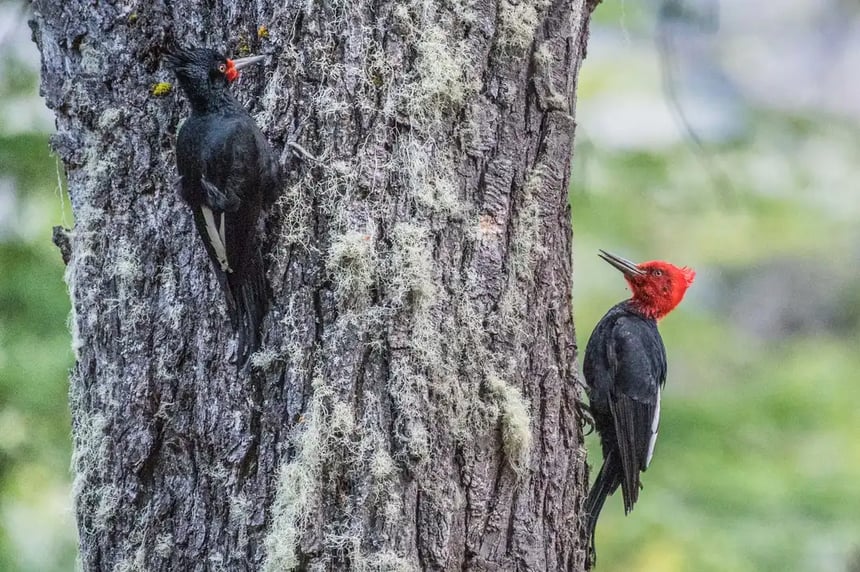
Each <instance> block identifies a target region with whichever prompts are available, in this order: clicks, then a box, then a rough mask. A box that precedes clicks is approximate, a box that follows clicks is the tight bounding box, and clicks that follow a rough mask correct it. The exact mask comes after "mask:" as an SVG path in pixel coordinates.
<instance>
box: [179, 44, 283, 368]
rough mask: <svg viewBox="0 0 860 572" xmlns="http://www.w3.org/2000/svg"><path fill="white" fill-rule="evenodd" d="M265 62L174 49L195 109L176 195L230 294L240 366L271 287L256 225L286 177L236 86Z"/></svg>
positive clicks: (184, 135) (185, 131)
mask: <svg viewBox="0 0 860 572" xmlns="http://www.w3.org/2000/svg"><path fill="white" fill-rule="evenodd" d="M264 58H265V56H255V57H248V58H242V59H236V60H230V59H227V58H225V57H224V56H223V55H221V54H219V53H218V52H216V51H215V50H210V49H207V48H193V49H182V48H180V49H174V50H173V51H171V52H170V53H169V54H168V55H167V58H166V59H167V62H168V64H169V66H170V67H171V68H172V69H173V71H174V73H175V74H176V78H177V80H178V83H179V86H180V87H181V88H182V91H183V92H185V96H186V97H187V98H188V101H189V103H190V104H191V116H190V117H189V118H188V119H186V120H185V123H183V124H182V127H181V129H180V130H179V135H178V137H177V140H176V167H177V169H178V171H179V180H178V182H177V193H178V195H179V197H180V198H181V199H182V200H183V201H184V202H185V203H186V204H187V205H188V206H189V207H191V210H192V212H193V214H194V223H195V225H196V226H197V232H198V233H199V234H200V237H201V238H202V239H203V245H204V246H205V248H206V252H207V253H208V254H209V258H210V259H211V260H212V266H213V269H214V271H215V274H216V275H217V277H218V282H219V283H220V284H221V288H222V289H223V291H224V294H225V297H226V300H227V312H228V315H229V317H230V322H231V324H232V325H233V328H234V329H235V330H236V331H237V334H238V345H237V364H238V366H239V367H240V368H244V367H245V366H246V365H247V363H248V358H249V357H250V356H251V354H252V353H254V351H256V350H257V349H258V348H259V345H260V338H261V335H262V334H261V331H260V328H261V324H262V320H263V315H264V314H265V312H266V308H267V305H268V285H267V283H266V275H265V269H264V266H263V258H262V253H261V250H260V249H261V244H260V238H259V237H258V230H257V225H258V220H259V218H260V213H261V212H262V210H263V209H264V208H267V207H269V206H271V204H272V203H273V202H274V201H275V198H276V197H277V193H278V189H279V188H280V181H281V173H280V168H279V165H278V161H277V159H276V158H275V154H274V152H273V150H272V147H271V146H270V145H269V143H268V141H266V138H265V137H263V134H262V133H261V132H260V129H259V127H257V124H256V123H255V122H254V120H253V119H252V118H251V116H250V115H249V114H248V112H247V111H245V110H244V109H243V108H242V106H241V105H240V104H239V102H238V101H236V99H235V98H234V97H233V96H232V95H231V94H230V89H229V87H230V84H231V83H232V82H233V81H234V80H235V79H236V78H237V77H239V70H240V69H242V68H243V67H245V66H247V65H249V64H254V63H258V62H260V61H262V60H263V59H264Z"/></svg>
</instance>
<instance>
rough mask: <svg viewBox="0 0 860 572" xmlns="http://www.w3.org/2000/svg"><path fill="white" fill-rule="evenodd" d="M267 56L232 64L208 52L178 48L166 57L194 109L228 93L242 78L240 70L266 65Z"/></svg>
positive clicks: (229, 60)
mask: <svg viewBox="0 0 860 572" xmlns="http://www.w3.org/2000/svg"><path fill="white" fill-rule="evenodd" d="M265 59H266V56H250V57H247V58H238V59H235V60H231V59H229V58H225V57H224V56H223V55H222V54H220V53H219V52H217V51H215V50H210V49H208V48H178V47H177V48H174V49H173V50H172V51H170V52H168V53H167V54H166V60H167V63H168V64H169V65H170V67H171V68H173V71H174V73H175V74H176V77H177V79H178V80H179V85H180V86H181V87H182V90H183V91H184V92H185V95H187V96H188V99H189V100H190V101H191V104H192V106H196V107H198V108H202V107H205V104H206V102H207V101H214V100H215V99H217V98H218V97H219V96H220V95H221V94H223V93H225V92H226V91H227V86H228V85H229V84H230V83H232V82H233V81H235V80H236V78H238V77H239V70H241V69H242V68H244V67H247V66H249V65H251V64H256V63H259V62H262V61H263V60H265Z"/></svg>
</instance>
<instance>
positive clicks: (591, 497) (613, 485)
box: [585, 452, 621, 569]
mask: <svg viewBox="0 0 860 572" xmlns="http://www.w3.org/2000/svg"><path fill="white" fill-rule="evenodd" d="M617 457H618V455H617V454H616V453H613V452H609V453H608V454H607V455H606V457H605V458H604V459H603V466H601V467H600V472H599V473H597V478H596V479H594V485H593V486H592V487H591V490H590V491H589V493H588V499H586V501H585V513H586V518H587V519H588V520H587V521H586V523H587V524H586V526H587V530H588V538H589V550H588V556H587V558H586V564H585V567H586V569H590V568H591V567H592V566H594V564H595V563H597V551H596V550H595V546H594V531H595V530H596V529H597V519H598V517H599V516H600V511H601V510H602V509H603V503H604V502H606V497H607V496H609V495H611V494H612V493H614V492H615V490H616V489H617V488H618V485H620V484H621V463H620V462H619V460H618V458H617Z"/></svg>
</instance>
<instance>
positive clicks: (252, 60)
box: [233, 56, 266, 71]
mask: <svg viewBox="0 0 860 572" xmlns="http://www.w3.org/2000/svg"><path fill="white" fill-rule="evenodd" d="M265 59H266V56H248V57H247V58H239V59H237V60H233V67H235V68H236V71H239V70H240V69H242V68H245V67H248V66H249V65H251V64H258V63H260V62H261V61H263V60H265Z"/></svg>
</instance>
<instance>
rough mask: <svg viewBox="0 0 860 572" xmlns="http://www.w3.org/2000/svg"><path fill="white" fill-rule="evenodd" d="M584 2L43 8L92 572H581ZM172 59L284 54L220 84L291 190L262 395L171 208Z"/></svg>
mask: <svg viewBox="0 0 860 572" xmlns="http://www.w3.org/2000/svg"><path fill="white" fill-rule="evenodd" d="M240 5H241V6H244V7H238V6H240ZM589 8H590V3H589V6H586V1H585V0H555V1H552V0H521V1H519V2H515V1H514V0H487V1H470V0H445V1H434V0H410V1H408V2H398V1H391V0H376V1H374V2H371V1H366V0H361V1H359V0H356V1H352V2H347V1H332V2H314V1H310V2H296V1H287V2H275V1H274V0H257V1H256V2H254V3H250V4H237V5H233V4H228V3H221V2H214V3H213V2H200V1H194V0H162V1H161V2H158V1H157V2H153V3H150V2H138V1H136V0H132V1H130V2H123V3H107V2H98V3H93V2H89V1H84V0H68V1H65V2H54V1H49V0H37V1H36V2H35V18H34V21H33V30H34V37H35V39H36V41H37V43H38V45H39V47H40V49H41V51H42V61H43V64H42V90H43V93H44V96H45V98H46V101H47V104H48V106H49V107H50V108H51V109H53V110H54V111H55V113H56V116H57V134H56V135H55V136H54V138H53V141H52V143H53V147H54V149H55V151H56V152H57V154H58V155H59V156H60V158H61V159H62V161H63V163H64V165H65V168H66V171H67V174H68V181H69V194H70V197H71V201H72V205H73V209H74V214H75V228H74V232H73V233H71V235H70V245H71V246H70V254H71V256H70V259H69V265H68V272H67V280H68V284H69V290H70V293H71V296H72V300H73V308H74V311H73V316H72V329H73V337H74V344H75V349H76V355H77V363H76V366H75V368H74V371H73V372H72V376H71V390H70V395H71V407H72V413H73V418H74V427H73V433H74V443H75V453H74V459H73V469H74V477H75V485H74V494H75V501H76V514H77V520H78V527H79V531H80V536H81V542H80V546H81V554H82V561H83V564H84V568H85V569H86V570H210V569H211V570H259V569H266V570H288V569H302V570H347V569H350V570H418V569H422V570H423V569H427V570H455V569H456V570H460V569H463V570H529V571H531V570H534V571H537V570H546V571H554V570H581V569H582V568H583V560H584V558H583V557H584V548H585V539H584V538H583V535H582V523H581V521H580V517H581V505H582V501H583V497H584V492H585V487H586V484H587V483H586V467H585V457H584V451H583V449H582V432H581V428H580V425H579V422H580V420H579V418H578V415H577V409H576V405H577V399H578V395H579V392H578V389H577V384H576V380H577V373H576V368H575V351H576V347H575V342H574V332H573V324H572V322H571V319H570V316H571V311H570V310H571V308H570V291H571V288H570V286H571V284H570V279H571V268H570V213H569V209H568V207H567V183H568V169H569V158H570V153H571V138H572V136H573V129H574V120H573V112H574V96H573V94H574V90H575V86H576V77H577V73H578V69H579V65H580V63H581V59H582V57H583V54H584V48H585V42H586V37H587V22H588V11H589ZM171 41H176V42H179V43H183V44H195V45H207V46H213V47H221V48H224V50H225V52H226V53H228V54H233V55H245V53H249V52H255V53H267V54H270V55H271V58H270V61H269V62H268V64H267V65H266V66H265V68H260V69H258V70H250V71H249V72H248V73H246V74H245V75H244V77H243V79H242V81H240V82H238V84H237V85H236V86H234V88H233V89H234V91H235V92H236V93H237V96H238V97H239V98H240V99H241V100H242V101H243V102H244V103H245V104H246V105H247V106H248V107H249V109H250V110H251V111H252V113H253V114H254V115H255V117H256V119H257V121H258V123H259V124H260V125H261V128H262V129H263V131H264V133H265V134H266V135H267V137H268V138H269V139H270V140H271V141H272V142H273V144H274V146H275V148H276V149H278V150H281V160H282V161H283V162H284V164H285V165H291V166H292V168H291V169H290V174H289V176H288V177H287V180H286V184H285V187H284V188H283V189H282V190H280V193H279V194H280V195H281V199H280V200H279V202H278V205H277V207H276V208H275V209H274V210H273V211H272V212H270V213H269V214H268V216H267V218H266V221H265V229H264V231H265V232H264V233H265V244H266V251H267V254H268V256H267V264H268V278H269V281H270V283H271V285H272V291H273V299H272V304H271V309H270V311H269V313H268V315H267V318H266V322H265V335H264V347H263V349H262V350H261V351H260V352H259V353H258V354H256V355H255V356H254V358H253V362H254V366H255V367H254V370H253V375H251V376H247V375H241V374H237V372H236V370H235V366H234V365H233V364H231V363H229V356H230V353H231V352H232V351H234V350H235V336H234V335H233V333H232V332H231V331H230V327H229V323H228V321H227V318H226V316H225V308H224V303H223V301H222V296H221V294H220V292H219V290H218V287H217V283H216V281H215V279H214V276H213V273H212V270H211V269H210V266H209V261H208V260H207V259H206V256H205V254H204V251H203V248H202V245H201V244H200V241H199V239H198V237H196V236H195V234H194V231H193V225H192V222H191V217H190V213H189V212H188V211H187V209H186V208H185V207H183V206H182V205H181V204H180V203H179V201H178V199H177V198H176V197H175V196H174V194H173V192H172V188H171V181H172V178H173V177H174V176H175V175H174V173H175V170H174V167H173V151H172V149H173V146H174V139H175V134H176V130H177V126H178V124H179V123H180V121H181V118H182V117H184V116H185V114H186V113H187V108H186V106H185V104H184V103H183V102H182V98H181V97H180V96H179V95H178V94H177V93H176V90H175V89H174V90H173V92H171V93H169V94H168V95H166V96H159V95H158V94H160V93H162V92H163V91H164V88H165V87H166V86H163V85H162V86H159V89H154V86H155V84H157V83H158V82H172V81H173V78H172V77H171V74H170V73H169V71H168V70H167V69H166V68H165V66H164V64H163V63H162V54H163V51H164V49H165V47H166V46H167V45H168V43H169V42H171ZM310 155H312V156H313V157H311V156H310ZM296 157H299V158H298V159H297V158H296Z"/></svg>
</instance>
